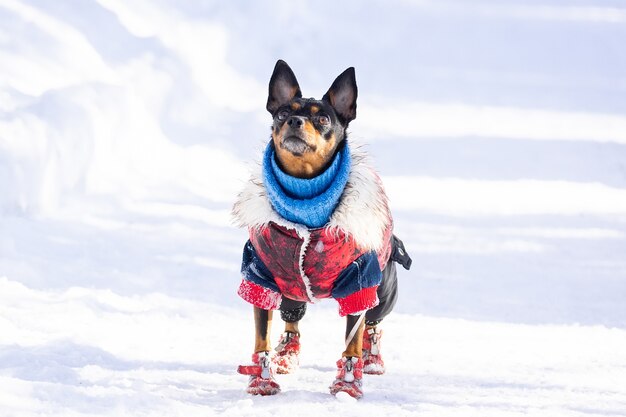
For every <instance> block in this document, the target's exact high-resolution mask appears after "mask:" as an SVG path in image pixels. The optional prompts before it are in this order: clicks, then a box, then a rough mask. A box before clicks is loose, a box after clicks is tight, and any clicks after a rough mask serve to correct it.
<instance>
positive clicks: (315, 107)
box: [311, 106, 320, 114]
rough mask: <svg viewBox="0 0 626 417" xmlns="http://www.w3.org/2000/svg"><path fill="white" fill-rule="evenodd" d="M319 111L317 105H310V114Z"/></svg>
mask: <svg viewBox="0 0 626 417" xmlns="http://www.w3.org/2000/svg"><path fill="white" fill-rule="evenodd" d="M319 111H320V108H319V107H318V106H311V114H317V112H319Z"/></svg>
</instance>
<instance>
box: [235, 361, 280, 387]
mask: <svg viewBox="0 0 626 417" xmlns="http://www.w3.org/2000/svg"><path fill="white" fill-rule="evenodd" d="M252 363H253V365H239V367H238V368H237V372H239V373H240V374H242V375H250V380H249V381H248V388H246V392H248V394H252V395H274V394H278V393H279V392H280V386H279V385H278V383H277V382H276V380H274V368H275V365H273V364H272V360H271V358H270V354H269V352H257V353H255V354H254V355H252Z"/></svg>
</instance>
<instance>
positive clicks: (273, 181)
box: [263, 142, 352, 228]
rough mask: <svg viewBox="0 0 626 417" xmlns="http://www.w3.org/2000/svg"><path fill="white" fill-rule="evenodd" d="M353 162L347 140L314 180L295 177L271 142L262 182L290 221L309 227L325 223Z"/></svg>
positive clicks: (337, 199) (265, 158)
mask: <svg viewBox="0 0 626 417" xmlns="http://www.w3.org/2000/svg"><path fill="white" fill-rule="evenodd" d="M351 162H352V161H351V158H350V151H349V149H348V144H347V143H346V145H345V146H344V147H343V149H342V150H341V151H339V152H337V155H336V156H335V159H333V162H332V163H331V165H330V166H329V167H328V168H327V169H326V170H325V171H324V172H322V173H321V174H320V175H318V176H317V177H314V178H311V179H302V178H296V177H292V176H291V175H288V174H286V173H285V172H284V171H283V170H281V169H280V167H279V166H278V164H277V163H276V155H275V152H274V146H273V144H272V142H270V143H269V144H268V146H267V149H266V150H265V155H264V157H263V183H264V184H265V189H266V190H267V196H268V197H269V200H270V203H271V204H272V207H273V208H274V210H276V211H277V212H278V214H280V215H281V216H282V217H283V218H285V219H287V220H289V221H291V222H294V223H299V224H304V225H306V226H307V227H310V228H318V227H322V226H324V225H325V224H326V223H328V221H329V220H330V216H331V215H332V214H333V211H334V210H335V207H337V204H338V203H339V199H340V198H341V194H342V193H343V189H344V188H345V186H346V184H347V183H348V177H349V176H350V166H351Z"/></svg>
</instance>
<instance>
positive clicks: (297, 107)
mask: <svg viewBox="0 0 626 417" xmlns="http://www.w3.org/2000/svg"><path fill="white" fill-rule="evenodd" d="M301 107H302V105H301V104H300V103H298V102H297V101H294V102H293V103H291V110H293V111H296V110H300V108H301Z"/></svg>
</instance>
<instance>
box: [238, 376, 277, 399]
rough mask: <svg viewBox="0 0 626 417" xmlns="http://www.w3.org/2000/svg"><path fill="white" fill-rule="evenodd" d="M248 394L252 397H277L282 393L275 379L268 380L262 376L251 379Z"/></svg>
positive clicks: (247, 389)
mask: <svg viewBox="0 0 626 417" xmlns="http://www.w3.org/2000/svg"><path fill="white" fill-rule="evenodd" d="M246 392H247V393H248V394H252V395H276V394H278V393H279V392H280V385H278V382H276V381H275V380H274V379H273V378H272V379H266V378H261V377H260V376H252V377H250V381H249V382H248V388H246Z"/></svg>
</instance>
